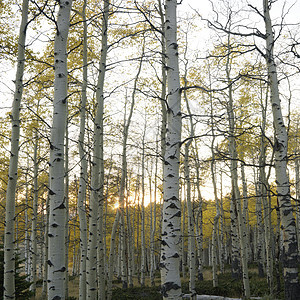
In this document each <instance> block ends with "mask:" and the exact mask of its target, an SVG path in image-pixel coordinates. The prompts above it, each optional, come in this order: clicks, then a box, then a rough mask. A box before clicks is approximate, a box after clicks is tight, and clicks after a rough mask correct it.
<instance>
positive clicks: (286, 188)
mask: <svg viewBox="0 0 300 300" xmlns="http://www.w3.org/2000/svg"><path fill="white" fill-rule="evenodd" d="M270 6H271V4H270V2H269V1H268V0H263V7H264V21H265V28H266V54H265V58H266V63H267V68H268V75H269V81H270V82H269V84H270V90H271V103H272V113H273V123H274V130H275V142H274V152H275V172H276V182H277V197H278V202H279V207H280V217H281V228H282V231H283V274H284V290H285V299H286V300H294V299H298V298H299V294H300V286H299V279H298V267H297V265H298V252H297V249H298V245H297V234H296V224H295V219H294V216H293V207H292V205H291V196H290V183H289V178H288V174H287V146H288V145H287V144H288V136H287V131H286V128H285V125H284V120H283V117H282V112H281V104H280V97H279V88H278V78H277V68H276V63H275V59H274V55H273V49H274V43H275V40H274V36H273V29H272V22H271V18H270Z"/></svg>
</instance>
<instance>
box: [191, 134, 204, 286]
mask: <svg viewBox="0 0 300 300" xmlns="http://www.w3.org/2000/svg"><path fill="white" fill-rule="evenodd" d="M194 144H195V145H194V146H193V154H194V157H195V168H196V188H197V197H198V210H197V215H196V217H195V223H196V234H197V235H196V237H197V238H196V239H197V258H198V270H197V273H198V274H197V277H198V280H199V281H202V280H203V271H202V270H203V212H202V196H201V190H200V172H199V170H200V162H199V154H198V147H197V141H196V140H195V143H194Z"/></svg>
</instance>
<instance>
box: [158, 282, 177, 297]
mask: <svg viewBox="0 0 300 300" xmlns="http://www.w3.org/2000/svg"><path fill="white" fill-rule="evenodd" d="M180 288H181V287H180V286H179V285H178V284H176V283H175V282H166V283H165V284H163V285H162V287H161V292H162V295H163V297H168V293H167V292H168V291H170V290H178V289H180Z"/></svg>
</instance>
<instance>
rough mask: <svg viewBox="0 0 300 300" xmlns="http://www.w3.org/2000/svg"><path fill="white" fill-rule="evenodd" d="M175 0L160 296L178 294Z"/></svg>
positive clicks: (169, 25)
mask: <svg viewBox="0 0 300 300" xmlns="http://www.w3.org/2000/svg"><path fill="white" fill-rule="evenodd" d="M176 8H177V1H176V0H168V1H166V3H165V19H166V21H165V37H166V49H167V51H166V54H167V78H168V123H167V128H168V131H167V137H166V153H165V157H164V183H163V192H164V203H163V221H162V245H161V264H160V265H161V278H162V295H163V297H164V299H179V298H180V297H181V282H180V272H179V264H180V255H179V250H180V249H179V243H180V217H181V211H180V200H179V162H180V141H181V108H180V102H181V101H180V100H181V99H180V80H179V67H178V44H177V35H176V34H177V22H176Z"/></svg>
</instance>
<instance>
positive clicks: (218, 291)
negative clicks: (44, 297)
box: [32, 268, 283, 300]
mask: <svg viewBox="0 0 300 300" xmlns="http://www.w3.org/2000/svg"><path fill="white" fill-rule="evenodd" d="M249 274H250V289H251V296H255V297H263V299H266V300H267V299H272V300H275V299H283V298H282V294H277V295H276V296H272V297H270V296H268V293H269V291H268V285H267V282H266V279H265V278H259V277H258V275H257V270H256V269H251V270H250V273H249ZM157 275H159V274H157ZM186 276H188V274H186ZM203 277H204V280H203V281H198V282H196V291H197V294H199V295H204V294H206V295H218V296H224V297H232V298H239V297H242V294H243V286H242V282H241V281H236V280H232V279H231V274H230V272H226V273H225V274H220V275H219V278H218V279H219V280H218V281H219V282H218V283H219V285H218V287H216V288H214V287H213V286H212V272H211V269H210V268H207V269H205V270H204V272H203ZM78 285H79V277H78V276H77V277H70V280H69V298H68V300H76V299H78ZM182 290H183V293H186V294H188V293H189V292H188V278H187V277H186V278H182ZM41 291H42V288H41V287H40V286H38V287H37V293H36V297H35V298H32V300H33V299H37V300H39V299H41V298H40V295H41ZM112 299H113V300H114V299H118V300H139V299H147V300H160V299H162V297H161V295H160V278H159V276H157V277H156V278H155V287H151V286H150V280H149V278H146V282H145V287H143V288H141V287H140V284H139V281H138V278H137V277H135V278H134V287H133V288H128V289H126V290H124V289H122V284H121V282H119V281H117V280H115V281H114V282H113V297H112Z"/></svg>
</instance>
